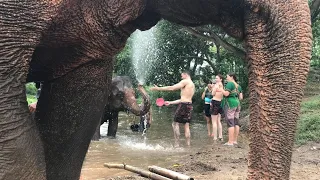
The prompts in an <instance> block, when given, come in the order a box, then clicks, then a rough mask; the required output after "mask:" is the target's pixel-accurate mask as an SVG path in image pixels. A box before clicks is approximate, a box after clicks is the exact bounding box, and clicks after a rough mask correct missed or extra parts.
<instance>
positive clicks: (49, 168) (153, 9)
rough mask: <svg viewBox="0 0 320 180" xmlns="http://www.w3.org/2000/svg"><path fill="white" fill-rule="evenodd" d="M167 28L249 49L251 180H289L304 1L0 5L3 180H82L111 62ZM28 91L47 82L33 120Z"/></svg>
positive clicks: (304, 43) (305, 42)
mask: <svg viewBox="0 0 320 180" xmlns="http://www.w3.org/2000/svg"><path fill="white" fill-rule="evenodd" d="M162 18H163V19H167V20H169V21H171V22H175V23H178V24H181V25H185V26H199V25H205V24H212V25H216V26H219V27H221V28H222V29H223V30H224V31H225V32H227V33H228V35H230V36H232V37H235V38H237V39H239V40H242V41H244V47H245V49H246V62H247V63H248V69H249V70H248V74H249V90H250V130H249V131H250V133H249V135H250V145H249V146H250V151H249V156H248V179H289V174H290V164H291V156H292V147H293V140H294V135H295V129H296V123H297V119H298V115H299V109H300V102H301V99H302V96H303V89H304V86H305V84H306V77H307V74H308V70H309V63H310V58H311V47H312V40H311V37H312V33H311V21H310V10H309V7H308V1H306V0H287V1H281V0H101V1H98V0H81V1H80V0H42V1H41V0H28V1H21V0H3V1H0V36H1V38H0V101H1V103H0V120H1V123H0V131H1V133H0V144H1V148H0V156H1V159H2V160H1V161H0V167H2V169H1V173H0V179H33V180H43V179H48V180H65V179H68V180H78V179H79V176H80V172H81V167H82V163H83V160H84V158H85V155H86V152H87V149H88V146H89V143H90V141H91V138H92V136H93V134H94V132H95V129H96V127H97V126H98V124H99V123H100V118H101V116H102V114H103V111H104V109H103V107H104V105H105V104H107V103H108V102H109V101H110V100H109V99H108V97H109V94H110V93H111V79H112V72H113V57H114V56H115V55H116V54H117V53H118V52H119V51H121V49H122V48H123V47H124V46H125V43H126V40H127V39H128V37H129V36H130V34H131V33H132V32H134V31H135V30H136V29H140V30H146V29H148V28H151V27H152V26H154V25H155V24H156V23H157V22H158V21H159V20H160V19H162ZM27 81H41V82H43V88H42V91H41V96H40V98H39V102H38V103H37V109H36V114H35V119H34V120H32V119H31V117H30V113H29V111H28V106H27V102H26V94H25V87H24V85H25V83H26V82H27Z"/></svg>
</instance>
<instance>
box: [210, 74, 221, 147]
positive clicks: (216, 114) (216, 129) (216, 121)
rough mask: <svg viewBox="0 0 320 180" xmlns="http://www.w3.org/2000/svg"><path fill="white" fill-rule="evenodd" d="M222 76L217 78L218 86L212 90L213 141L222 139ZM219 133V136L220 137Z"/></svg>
mask: <svg viewBox="0 0 320 180" xmlns="http://www.w3.org/2000/svg"><path fill="white" fill-rule="evenodd" d="M222 78H223V77H222V75H220V74H218V75H217V76H216V79H215V81H216V84H215V85H214V86H213V88H212V96H213V97H212V101H211V108H210V110H211V121H212V129H213V140H215V141H216V140H217V139H219V140H220V141H222V140H223V138H222V124H221V114H222V113H223V109H222V106H221V101H222V99H223V93H222V90H223V82H222V81H223V79H222ZM218 133H219V135H218Z"/></svg>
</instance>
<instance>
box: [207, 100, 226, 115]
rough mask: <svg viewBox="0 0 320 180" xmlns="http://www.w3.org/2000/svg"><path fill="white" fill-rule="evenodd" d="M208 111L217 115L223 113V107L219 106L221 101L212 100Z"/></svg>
mask: <svg viewBox="0 0 320 180" xmlns="http://www.w3.org/2000/svg"><path fill="white" fill-rule="evenodd" d="M210 112H211V114H212V115H218V114H222V113H223V109H222V107H221V101H216V100H212V101H211V107H210Z"/></svg>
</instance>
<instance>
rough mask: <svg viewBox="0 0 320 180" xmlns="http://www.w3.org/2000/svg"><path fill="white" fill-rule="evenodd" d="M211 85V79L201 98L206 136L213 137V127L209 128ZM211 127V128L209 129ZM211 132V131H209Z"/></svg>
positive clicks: (210, 124)
mask: <svg viewBox="0 0 320 180" xmlns="http://www.w3.org/2000/svg"><path fill="white" fill-rule="evenodd" d="M212 86H213V83H212V82H211V81H209V82H208V85H207V87H206V88H205V89H204V91H203V93H202V96H201V98H202V99H203V100H204V106H203V108H204V118H205V120H206V121H207V129H208V136H209V137H210V136H211V137H213V129H212V128H211V126H212V123H211V114H210V103H211V99H212V97H213V96H212ZM211 129H212V130H211ZM211 132H212V133H211Z"/></svg>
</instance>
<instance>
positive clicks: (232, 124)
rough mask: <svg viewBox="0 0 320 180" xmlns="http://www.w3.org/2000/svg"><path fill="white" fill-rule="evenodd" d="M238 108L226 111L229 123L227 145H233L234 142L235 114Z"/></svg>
mask: <svg viewBox="0 0 320 180" xmlns="http://www.w3.org/2000/svg"><path fill="white" fill-rule="evenodd" d="M235 110H236V108H233V109H229V108H227V110H226V118H227V123H228V142H227V144H226V145H233V142H234V130H235V128H234V127H235V122H234V114H235Z"/></svg>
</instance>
